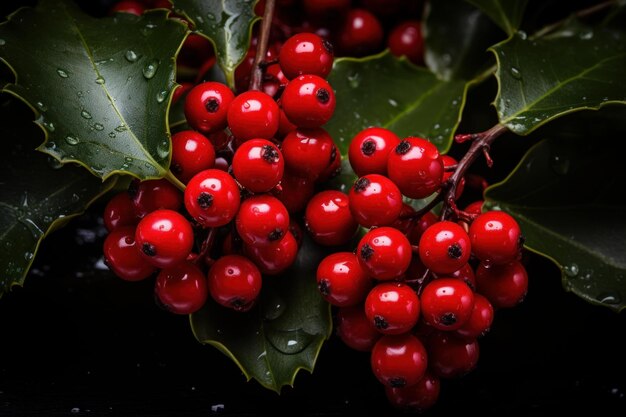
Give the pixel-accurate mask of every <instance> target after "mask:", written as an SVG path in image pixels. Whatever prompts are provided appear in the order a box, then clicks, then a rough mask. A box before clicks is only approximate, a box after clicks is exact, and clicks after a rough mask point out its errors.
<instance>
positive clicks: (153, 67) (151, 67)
mask: <svg viewBox="0 0 626 417" xmlns="http://www.w3.org/2000/svg"><path fill="white" fill-rule="evenodd" d="M158 69H159V61H157V60H153V61H151V62H150V63H149V64H148V65H146V66H145V67H144V68H143V71H142V72H143V76H144V78H145V79H146V80H149V79H151V78H152V77H154V75H155V74H156V73H157V70H158Z"/></svg>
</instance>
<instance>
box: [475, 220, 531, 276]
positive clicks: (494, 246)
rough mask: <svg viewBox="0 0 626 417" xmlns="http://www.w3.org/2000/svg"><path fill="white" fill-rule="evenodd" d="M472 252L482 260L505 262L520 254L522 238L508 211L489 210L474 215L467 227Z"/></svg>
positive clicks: (494, 262) (515, 222) (493, 262)
mask: <svg viewBox="0 0 626 417" xmlns="http://www.w3.org/2000/svg"><path fill="white" fill-rule="evenodd" d="M469 236H470V240H471V242H472V253H474V255H475V256H476V257H477V258H478V259H480V260H481V261H482V262H487V263H491V264H506V263H508V262H510V261H513V260H515V259H517V258H518V257H519V255H520V251H521V249H522V245H523V242H524V239H523V237H522V231H521V229H520V227H519V224H517V221H516V220H515V219H514V218H513V217H512V216H511V215H510V214H508V213H505V212H503V211H497V210H490V211H487V212H485V213H482V214H480V215H479V216H478V217H476V218H475V219H474V220H473V221H472V224H471V225H470V228H469Z"/></svg>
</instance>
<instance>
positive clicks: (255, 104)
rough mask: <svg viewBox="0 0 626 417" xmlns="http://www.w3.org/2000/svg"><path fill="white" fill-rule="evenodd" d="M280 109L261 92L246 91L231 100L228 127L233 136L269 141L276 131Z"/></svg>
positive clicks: (242, 139)
mask: <svg viewBox="0 0 626 417" xmlns="http://www.w3.org/2000/svg"><path fill="white" fill-rule="evenodd" d="M279 119H280V109H279V108H278V104H276V102H275V101H274V99H273V98H272V97H270V96H268V95H267V94H265V93H263V92H261V91H253V90H251V91H246V92H243V93H241V94H239V95H238V96H237V97H235V99H234V100H233V102H232V104H231V105H230V107H229V109H228V127H229V128H230V131H231V132H232V134H233V136H235V138H237V139H238V140H240V141H242V142H244V141H246V140H249V139H257V138H258V139H271V138H273V137H274V135H275V134H276V132H277V131H278V122H279Z"/></svg>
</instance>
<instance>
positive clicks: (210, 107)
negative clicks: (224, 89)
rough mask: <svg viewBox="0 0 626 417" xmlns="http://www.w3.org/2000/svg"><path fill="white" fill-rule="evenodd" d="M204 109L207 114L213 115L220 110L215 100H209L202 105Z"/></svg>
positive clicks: (218, 103)
mask: <svg viewBox="0 0 626 417" xmlns="http://www.w3.org/2000/svg"><path fill="white" fill-rule="evenodd" d="M204 108H205V109H206V111H208V112H209V113H215V112H216V111H218V110H219V109H220V102H219V101H217V99H215V98H210V99H208V100H207V101H206V102H205V103H204Z"/></svg>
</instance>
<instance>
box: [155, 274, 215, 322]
mask: <svg viewBox="0 0 626 417" xmlns="http://www.w3.org/2000/svg"><path fill="white" fill-rule="evenodd" d="M208 293H209V290H208V285H207V279H206V277H205V276H204V274H203V273H202V271H201V270H200V269H199V268H198V267H197V266H196V265H194V264H193V263H191V262H182V263H179V264H177V265H174V266H172V267H169V268H164V269H162V270H161V272H159V275H158V276H157V278H156V283H155V288H154V294H155V296H156V297H157V300H158V301H159V303H160V304H161V305H162V306H163V307H164V308H165V309H167V311H169V312H171V313H175V314H191V313H195V312H196V311H198V310H199V309H200V308H201V307H202V306H203V305H204V303H205V302H206V299H207V297H208Z"/></svg>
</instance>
